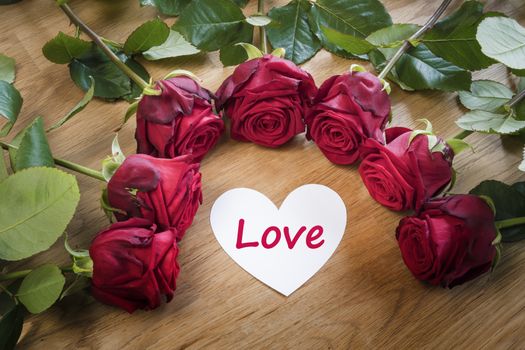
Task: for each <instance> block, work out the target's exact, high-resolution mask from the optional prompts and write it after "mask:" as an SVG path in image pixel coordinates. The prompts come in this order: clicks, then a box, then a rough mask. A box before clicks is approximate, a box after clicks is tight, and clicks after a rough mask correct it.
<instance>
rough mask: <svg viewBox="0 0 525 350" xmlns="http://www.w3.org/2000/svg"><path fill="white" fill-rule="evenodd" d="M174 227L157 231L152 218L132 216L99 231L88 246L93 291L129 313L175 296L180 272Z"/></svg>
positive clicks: (152, 307)
mask: <svg viewBox="0 0 525 350" xmlns="http://www.w3.org/2000/svg"><path fill="white" fill-rule="evenodd" d="M175 237H176V231H175V229H168V230H166V231H160V232H158V231H157V227H156V225H155V224H152V223H151V222H150V221H149V220H146V219H140V218H132V219H129V220H127V221H123V222H118V223H115V224H113V225H111V226H110V227H109V228H108V229H106V230H104V231H102V232H100V233H99V234H98V235H97V236H96V237H95V238H94V239H93V242H92V244H91V247H90V248H89V255H90V256H91V259H92V260H93V277H92V281H91V294H92V295H93V296H94V297H95V298H96V299H98V300H99V301H101V302H103V303H106V304H110V305H114V306H118V307H120V308H122V309H124V310H126V311H127V312H129V313H132V312H133V311H135V310H136V309H146V310H150V309H155V308H157V307H159V306H160V304H161V296H162V295H164V296H165V297H166V301H167V302H169V301H170V300H171V299H172V298H173V292H174V291H175V288H176V279H177V276H178V275H179V265H178V264H177V254H178V253H179V249H178V248H177V244H176V241H175Z"/></svg>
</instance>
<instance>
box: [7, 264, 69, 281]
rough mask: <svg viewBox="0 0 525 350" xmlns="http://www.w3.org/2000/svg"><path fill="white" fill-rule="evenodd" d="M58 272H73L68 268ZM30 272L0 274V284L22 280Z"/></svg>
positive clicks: (62, 268)
mask: <svg viewBox="0 0 525 350" xmlns="http://www.w3.org/2000/svg"><path fill="white" fill-rule="evenodd" d="M60 270H62V272H64V273H67V272H73V269H72V268H71V267H70V266H67V267H61V268H60ZM31 271H33V270H20V271H15V272H10V273H6V274H1V275H0V282H2V281H10V280H17V279H19V278H24V277H26V276H27V275H29V274H30V273H31Z"/></svg>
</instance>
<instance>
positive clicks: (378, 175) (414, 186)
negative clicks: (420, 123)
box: [359, 127, 454, 211]
mask: <svg viewBox="0 0 525 350" xmlns="http://www.w3.org/2000/svg"><path fill="white" fill-rule="evenodd" d="M411 135H412V130H410V129H406V128H399V127H396V128H390V129H387V130H386V132H385V136H386V145H382V144H381V143H379V142H378V141H376V140H374V139H368V140H366V141H365V142H364V143H363V145H362V146H361V151H360V152H361V156H362V157H363V161H362V162H361V164H360V166H359V174H360V175H361V178H362V179H363V182H364V184H365V186H366V188H367V189H368V192H369V193H370V195H371V196H372V198H374V199H375V200H376V201H377V202H379V203H380V204H382V205H384V206H385V207H387V208H389V209H392V210H397V211H400V210H407V209H416V210H417V209H418V208H420V207H421V205H422V204H423V203H424V202H426V201H427V200H428V199H430V198H432V197H434V196H436V195H437V194H439V193H440V192H441V191H442V190H443V189H444V188H445V187H446V186H447V184H449V183H450V181H451V180H452V159H453V156H454V155H453V152H452V150H451V149H450V147H448V145H447V144H446V143H445V142H444V141H443V140H441V139H440V138H438V137H436V136H434V135H424V134H419V135H417V136H416V137H415V138H413V140H410V137H411Z"/></svg>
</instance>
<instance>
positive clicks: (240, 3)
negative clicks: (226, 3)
mask: <svg viewBox="0 0 525 350" xmlns="http://www.w3.org/2000/svg"><path fill="white" fill-rule="evenodd" d="M232 1H233V2H234V3H236V4H237V5H238V6H239V7H244V6H246V4H248V1H250V0H232Z"/></svg>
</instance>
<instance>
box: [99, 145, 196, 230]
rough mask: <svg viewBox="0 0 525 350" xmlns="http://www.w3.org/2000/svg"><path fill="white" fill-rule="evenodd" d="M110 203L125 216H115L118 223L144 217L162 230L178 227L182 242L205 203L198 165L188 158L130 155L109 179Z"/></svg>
mask: <svg viewBox="0 0 525 350" xmlns="http://www.w3.org/2000/svg"><path fill="white" fill-rule="evenodd" d="M135 190H136V193H133V192H135ZM108 201H109V205H110V206H112V207H113V208H116V209H119V210H121V211H123V212H124V213H125V214H123V213H118V212H117V213H115V216H116V217H117V219H118V220H119V221H122V220H127V219H128V218H129V217H144V218H146V219H149V220H151V221H152V222H154V223H155V224H157V225H158V226H159V229H161V230H165V229H168V228H170V227H173V228H175V229H176V230H177V239H178V240H180V239H181V238H182V236H183V235H184V233H185V231H186V229H187V228H188V227H190V225H191V223H192V221H193V217H194V216H195V213H196V212H197V209H198V208H199V203H201V202H202V192H201V174H200V172H199V164H198V163H191V162H190V160H189V157H177V158H172V159H165V158H154V157H151V156H148V155H145V154H134V155H131V156H129V157H127V158H126V160H125V161H124V163H122V165H121V166H120V167H119V168H118V169H117V171H116V172H115V174H114V175H113V177H112V178H111V180H109V183H108Z"/></svg>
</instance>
